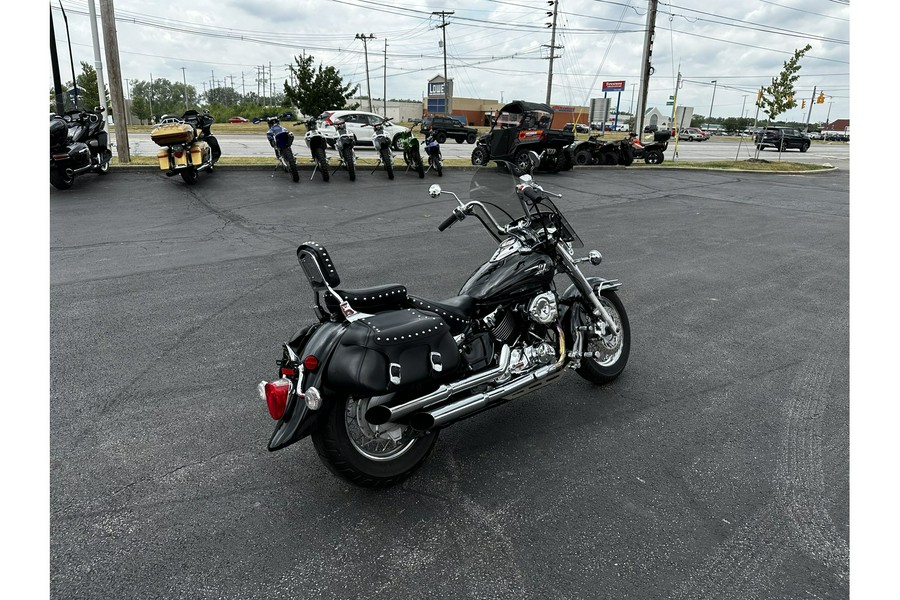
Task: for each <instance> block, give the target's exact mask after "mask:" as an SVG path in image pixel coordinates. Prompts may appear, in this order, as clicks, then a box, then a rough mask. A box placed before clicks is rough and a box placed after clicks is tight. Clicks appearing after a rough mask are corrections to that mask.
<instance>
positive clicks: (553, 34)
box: [545, 0, 559, 104]
mask: <svg viewBox="0 0 900 600" xmlns="http://www.w3.org/2000/svg"><path fill="white" fill-rule="evenodd" d="M547 4H550V5H552V6H553V12H552V13H551V12H550V11H547V16H548V17H549V16H550V15H551V14H552V15H553V24H552V29H551V32H550V56H549V58H550V68H549V69H548V71H547V100H546V101H545V103H546V104H550V92H551V91H552V89H553V59H554V58H556V14H557V12H559V10H558V9H559V0H548V2H547Z"/></svg>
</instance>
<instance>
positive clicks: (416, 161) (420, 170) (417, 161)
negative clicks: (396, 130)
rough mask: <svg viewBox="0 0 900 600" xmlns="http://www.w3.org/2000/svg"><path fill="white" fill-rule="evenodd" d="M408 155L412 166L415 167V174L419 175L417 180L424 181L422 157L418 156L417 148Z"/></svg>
mask: <svg viewBox="0 0 900 600" xmlns="http://www.w3.org/2000/svg"><path fill="white" fill-rule="evenodd" d="M410 154H411V158H412V161H413V164H414V165H415V169H416V173H418V174H419V179H425V165H423V164H422V155H421V154H419V150H418V148H417V149H415V150H413V151H412V152H411V153H410Z"/></svg>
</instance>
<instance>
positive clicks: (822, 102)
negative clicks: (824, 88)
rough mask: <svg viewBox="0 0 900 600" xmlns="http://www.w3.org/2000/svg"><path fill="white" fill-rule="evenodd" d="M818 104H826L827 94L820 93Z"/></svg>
mask: <svg viewBox="0 0 900 600" xmlns="http://www.w3.org/2000/svg"><path fill="white" fill-rule="evenodd" d="M816 104H825V92H819V97H818V98H816Z"/></svg>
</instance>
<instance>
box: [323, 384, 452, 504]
mask: <svg viewBox="0 0 900 600" xmlns="http://www.w3.org/2000/svg"><path fill="white" fill-rule="evenodd" d="M367 405H368V399H367V398H363V399H359V400H357V399H354V398H349V397H347V398H331V399H330V401H329V402H327V404H326V406H324V407H323V408H322V409H321V410H322V412H323V413H324V414H320V416H319V418H320V420H321V423H322V425H321V427H319V428H318V429H317V430H316V431H315V432H313V434H312V442H313V445H314V446H315V448H316V452H317V453H318V454H319V458H320V459H321V460H322V462H323V463H325V466H326V467H328V470H330V471H331V472H332V473H334V474H335V475H337V476H338V477H340V478H341V479H344V480H345V481H347V482H349V483H352V484H353V485H356V486H359V487H364V488H373V489H381V488H386V487H390V486H393V485H397V484H398V483H400V482H402V481H403V480H405V479H406V478H407V477H409V476H410V475H412V474H413V473H414V472H415V471H416V470H417V469H418V468H419V467H420V466H422V463H423V462H424V461H425V459H426V458H428V455H429V454H430V453H431V451H432V449H433V448H434V444H435V442H437V438H438V431H437V430H434V431H432V432H430V433H427V434H425V435H424V436H422V437H417V438H413V439H410V440H406V441H401V442H400V443H394V442H392V441H390V440H387V439H385V440H383V441H384V443H385V444H386V446H384V447H383V448H384V449H383V450H379V449H378V448H377V447H370V448H366V449H365V450H363V449H362V448H361V445H362V444H364V443H365V442H371V441H372V440H376V442H377V440H378V439H379V438H377V437H376V435H375V432H373V431H372V429H371V428H370V427H369V426H368V422H367V421H366V420H365V416H364V415H365V410H364V408H365V407H366V406H367ZM351 431H352V433H351ZM404 433H406V432H404Z"/></svg>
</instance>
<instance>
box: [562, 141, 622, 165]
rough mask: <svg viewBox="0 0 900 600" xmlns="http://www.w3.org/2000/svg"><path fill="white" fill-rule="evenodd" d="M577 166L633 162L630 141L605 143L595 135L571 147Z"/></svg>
mask: <svg viewBox="0 0 900 600" xmlns="http://www.w3.org/2000/svg"><path fill="white" fill-rule="evenodd" d="M571 150H572V152H573V153H574V155H575V164H577V165H583V166H584V165H624V166H626V167H627V166H629V165H630V164H631V163H633V162H634V153H633V151H632V147H631V140H630V139H625V140H616V141H606V140H602V139H600V138H599V137H598V136H596V135H592V136H590V137H588V139H587V140H583V141H580V142H575V143H574V144H572V146H571Z"/></svg>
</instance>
